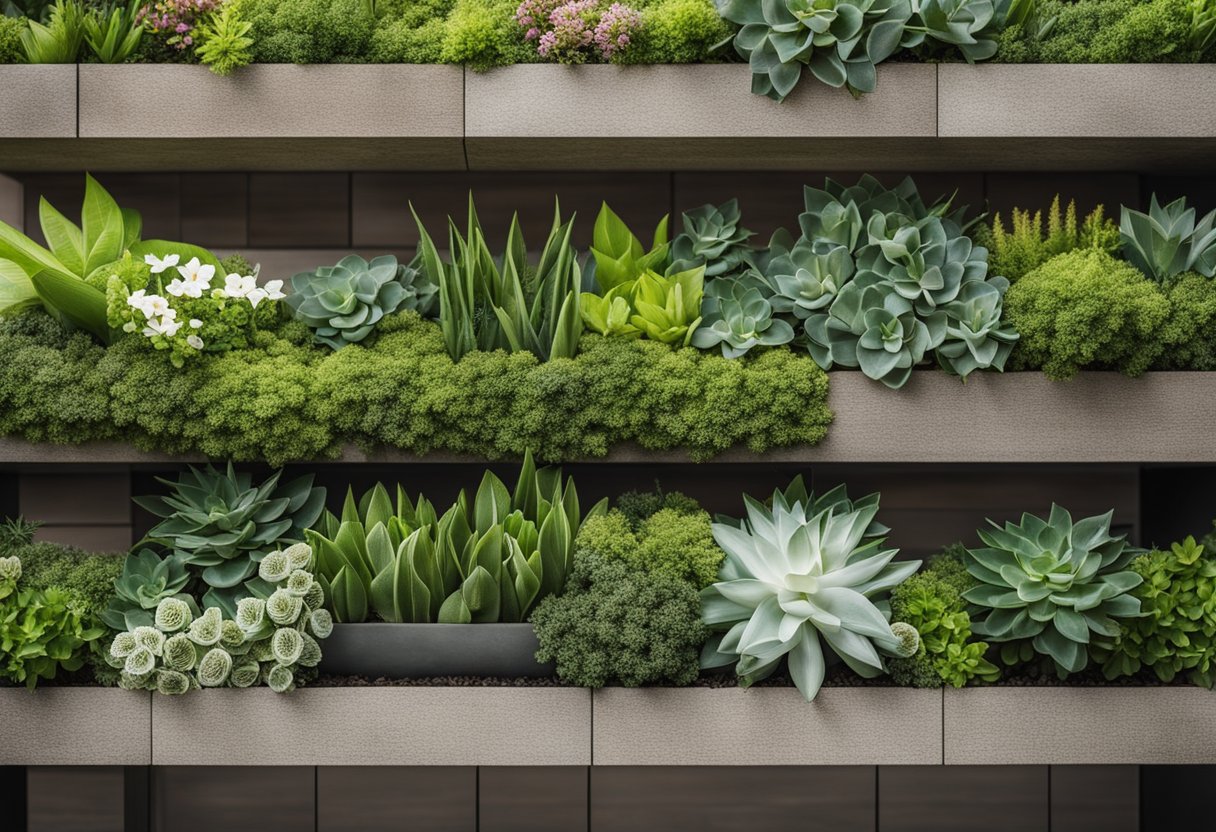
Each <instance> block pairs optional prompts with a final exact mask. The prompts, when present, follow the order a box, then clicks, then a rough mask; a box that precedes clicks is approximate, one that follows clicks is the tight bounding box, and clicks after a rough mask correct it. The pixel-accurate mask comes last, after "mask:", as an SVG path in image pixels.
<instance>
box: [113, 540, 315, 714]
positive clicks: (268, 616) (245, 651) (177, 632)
mask: <svg viewBox="0 0 1216 832" xmlns="http://www.w3.org/2000/svg"><path fill="white" fill-rule="evenodd" d="M312 560H313V557H312V549H311V548H309V546H308V545H306V544H303V543H297V544H295V545H294V546H290V547H288V548H287V549H285V550H283V551H276V552H271V553H270V554H268V555H267V556H266V557H265V558H263V559H262V561H261V563H260V564H259V567H258V577H259V583H258V590H259V592H258V594H256V595H254V596H252V597H249V598H243V599H242V600H241V601H240V602H239V603H238V604H237V607H236V612H235V614H234V615H232V616H226V615H225V614H224V612H223V611H222V610H221V609H220V608H219V607H208V608H207V609H206V610H204V611H202V612H200V611H199V608H198V605H197V604H196V603H195V602H194V599H193V598H191V597H190V596H188V595H184V596H176V597H168V598H163V599H161V600H160V602H159V603H158V604H157V607H156V611H155V614H154V616H153V619H152V621H151V623H149V624H142V625H139V626H136V627H132V628H129V629H126V630H123V631H121V632H119V633H118V634H117V635H116V636H115V637H114V640H113V642H112V643H111V644H110V649H109V651H108V654H107V660H108V662H109V663H110V665H111V666H113V667H115V668H118V669H119V670H120V671H121V675H120V677H119V684H120V685H121V686H122V687H123V688H126V689H128V690H154V691H157V692H159V693H163V694H167V695H177V694H183V693H187V692H188V691H191V690H197V689H199V688H217V687H236V688H247V687H251V686H253V685H257V684H265V685H267V686H268V687H270V688H271V689H272V690H274V691H275V692H277V693H284V692H286V691H290V690H292V689H294V688H295V687H296V685H297V684H298V683H302V682H303V677H305V676H306V675H307V674H308V673H309V672H310V671H311V670H312V668H315V667H316V666H317V665H318V664H319V663H320V661H321V646H320V643H319V642H320V641H321V640H323V639H325V638H328V637H329V634H330V633H331V632H332V630H333V619H332V618H331V617H330V614H329V612H328V611H327V610H325V609H324V608H323V605H324V603H325V592H324V590H323V589H322V587H321V584H320V583H318V582H317V581H316V580H314V579H313V574H312V572H311V571H310V570H311V569H312Z"/></svg>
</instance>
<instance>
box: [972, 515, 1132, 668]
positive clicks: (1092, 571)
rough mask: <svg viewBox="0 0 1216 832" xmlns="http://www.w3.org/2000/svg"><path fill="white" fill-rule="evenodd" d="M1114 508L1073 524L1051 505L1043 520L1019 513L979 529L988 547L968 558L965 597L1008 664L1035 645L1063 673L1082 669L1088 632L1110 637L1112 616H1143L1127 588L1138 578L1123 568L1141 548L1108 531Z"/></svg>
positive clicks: (976, 626)
mask: <svg viewBox="0 0 1216 832" xmlns="http://www.w3.org/2000/svg"><path fill="white" fill-rule="evenodd" d="M1111 514H1112V512H1107V513H1106V514H1103V515H1099V516H1097V517H1087V518H1085V519H1084V520H1080V521H1077V522H1076V523H1073V520H1072V516H1071V515H1070V514H1069V513H1068V512H1067V511H1065V510H1064V509H1062V508H1060V507H1059V506H1057V505H1052V507H1051V514H1050V515H1049V517H1048V519H1047V520H1042V519H1041V518H1039V517H1036V516H1034V515H1032V514H1023V515H1022V521H1021V523H1013V522H1008V523H1006V524H1005V525H1004V527H1003V528H1002V527H1001V526H999V525H997V524H996V523H992V524H991V525H992V528H991V529H984V530H980V532H979V537H980V540H981V541H983V543H984V545H985V548H980V549H969V550H968V551H967V556H966V565H967V571H968V572H970V573H971V574H972V575H973V576H974V577H975V578H977V579H978V580H979V581H980V585H979V586H976V587H973V588H972V589H969V590H967V591H966V592H964V593H963V597H964V598H965V599H966V600H967V601H968V602H970V603H972V604H974V605H976V607H978V608H979V609H980V610H981V613H980V614H979V615H978V616H976V615H973V616H972V620H973V622H974V623H973V627H972V629H973V630H974V632H975V633H976V635H979V636H982V637H984V638H986V639H987V640H988V641H991V642H998V643H1002V644H1003V646H1002V650H1001V656H1002V658H1003V659H1004V660H1005V661H1006V662H1007V663H1013V662H1015V661H1017V660H1019V659H1024V658H1026V657H1027V654H1029V653H1030V651H1031V650H1033V652H1034V653H1038V654H1040V655H1042V656H1047V657H1049V658H1050V659H1051V661H1052V663H1053V664H1054V665H1055V668H1056V673H1057V674H1058V675H1059V676H1060V678H1064V677H1066V676H1067V675H1068V674H1070V673H1076V672H1078V671H1081V670H1084V669H1085V665H1086V664H1087V662H1088V659H1089V649H1088V645H1089V643H1090V638H1091V634H1097V635H1098V636H1101V637H1105V638H1114V637H1116V636H1118V635H1119V632H1120V631H1119V624H1118V622H1117V621H1116V620H1115V619H1117V618H1126V617H1129V616H1136V615H1139V614H1140V600H1139V599H1138V598H1137V597H1136V596H1135V595H1132V594H1131V593H1129V590H1131V589H1133V588H1134V587H1136V586H1138V585H1139V584H1140V583H1141V581H1142V580H1143V579H1142V578H1141V577H1140V576H1139V575H1138V574H1136V573H1135V572H1134V571H1131V570H1128V569H1127V568H1126V567H1127V566H1128V564H1129V563H1130V562H1131V560H1132V559H1133V558H1134V557H1135V556H1136V555H1138V554H1140V553H1139V551H1138V550H1136V549H1133V548H1131V547H1129V546H1127V544H1126V542H1125V541H1124V539H1123V536H1121V535H1120V536H1117V537H1116V536H1112V535H1111V534H1110V521H1111ZM989 522H991V521H989ZM977 619H978V620H977Z"/></svg>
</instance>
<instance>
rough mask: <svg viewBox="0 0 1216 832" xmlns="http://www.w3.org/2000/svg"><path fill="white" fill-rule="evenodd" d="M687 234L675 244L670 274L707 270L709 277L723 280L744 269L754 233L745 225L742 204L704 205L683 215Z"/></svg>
mask: <svg viewBox="0 0 1216 832" xmlns="http://www.w3.org/2000/svg"><path fill="white" fill-rule="evenodd" d="M683 222H684V232H683V233H682V234H680V235H679V236H678V237H676V238H675V239H674V240H672V242H671V257H672V261H673V262H672V264H671V266H670V267H669V269H668V271H669V272H682V271H687V270H688V269H692V268H696V267H697V266H702V265H703V266H705V276H706V277H707V278H709V277H721V276H722V275H726V274H730V273H731V272H734V271H737V270H738V269H739V268H740V267H742V266H744V265H745V263H746V260H747V256H748V254H749V252H750V251H751V249H750V248H749V247H748V245H747V241H748V240H749V239H750V238H751V237H752V235H753V232H751V231H748V230H747V229H746V228H744V227H743V226H742V225H741V222H742V216H741V214H740V211H739V200H737V199H732V200H730V201H729V202H725V203H723V204H722V205H720V206H717V207H715V206H713V205H702V206H701V207H700V208H694V209H693V210H691V211H685V212H684V215H683Z"/></svg>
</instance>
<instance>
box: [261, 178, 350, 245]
mask: <svg viewBox="0 0 1216 832" xmlns="http://www.w3.org/2000/svg"><path fill="white" fill-rule="evenodd" d="M349 245H350V174H347V173H251V174H250V175H249V246H250V247H252V248H259V247H260V248H280V247H281V248H289V247H299V248H325V247H330V248H334V247H346V246H349Z"/></svg>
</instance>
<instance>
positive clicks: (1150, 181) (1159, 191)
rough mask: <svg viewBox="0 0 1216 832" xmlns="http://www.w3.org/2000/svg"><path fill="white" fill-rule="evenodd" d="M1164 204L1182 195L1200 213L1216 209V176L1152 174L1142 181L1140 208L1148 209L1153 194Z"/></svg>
mask: <svg viewBox="0 0 1216 832" xmlns="http://www.w3.org/2000/svg"><path fill="white" fill-rule="evenodd" d="M1153 194H1156V195H1157V199H1158V201H1159V202H1161V203H1162V204H1163V205H1164V204H1166V203H1169V202H1173V201H1174V200H1175V199H1177V198H1178V197H1180V196H1184V197H1186V202H1187V205H1189V206H1191V207H1193V208H1195V209H1197V210H1198V211H1199V212H1200V213H1207V212H1208V211H1212V210H1216V176H1211V175H1208V176H1190V175H1188V176H1177V175H1173V176H1169V175H1164V174H1150V175H1146V176H1144V177H1142V179H1141V182H1140V206H1141V207H1140V210H1142V211H1147V210H1148V206H1149V203H1150V202H1151V198H1152V195H1153Z"/></svg>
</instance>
